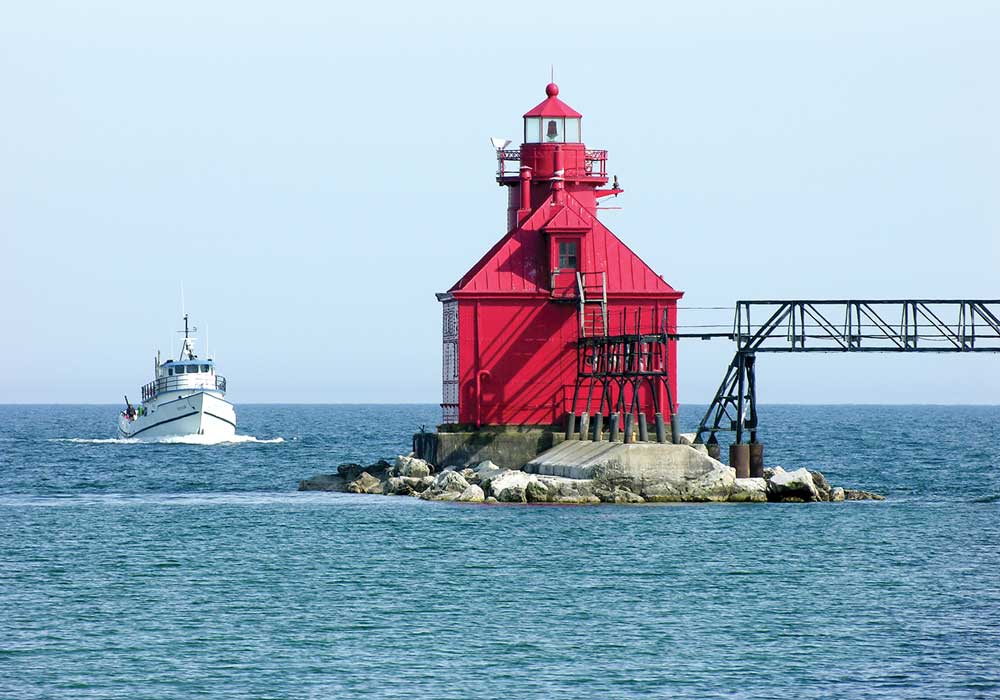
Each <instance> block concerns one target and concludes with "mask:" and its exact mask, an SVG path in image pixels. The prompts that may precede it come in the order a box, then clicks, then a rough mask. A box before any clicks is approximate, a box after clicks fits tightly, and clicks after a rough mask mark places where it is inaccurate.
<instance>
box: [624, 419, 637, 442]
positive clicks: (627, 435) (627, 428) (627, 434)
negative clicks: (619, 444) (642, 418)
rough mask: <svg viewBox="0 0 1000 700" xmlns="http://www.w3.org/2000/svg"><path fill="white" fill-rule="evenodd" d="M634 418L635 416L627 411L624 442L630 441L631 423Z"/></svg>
mask: <svg viewBox="0 0 1000 700" xmlns="http://www.w3.org/2000/svg"><path fill="white" fill-rule="evenodd" d="M634 418H635V416H633V415H632V412H631V411H629V412H628V414H627V415H626V416H625V443H626V444H628V443H630V442H632V423H633V421H634Z"/></svg>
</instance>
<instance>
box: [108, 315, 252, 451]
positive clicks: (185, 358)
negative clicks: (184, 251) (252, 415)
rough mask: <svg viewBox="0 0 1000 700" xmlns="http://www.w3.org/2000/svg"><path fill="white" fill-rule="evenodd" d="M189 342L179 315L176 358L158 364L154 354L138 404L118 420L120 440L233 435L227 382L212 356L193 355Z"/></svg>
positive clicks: (188, 335)
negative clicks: (151, 371) (181, 332)
mask: <svg viewBox="0 0 1000 700" xmlns="http://www.w3.org/2000/svg"><path fill="white" fill-rule="evenodd" d="M194 341H195V338H192V337H191V335H190V332H189V329H188V317H187V314H185V315H184V342H183V343H182V344H181V353H180V357H179V358H178V359H177V360H167V361H166V362H162V363H161V362H160V354H159V353H157V354H156V360H155V362H154V377H155V378H154V379H153V381H151V382H150V383H149V384H146V385H145V386H144V387H142V403H141V404H139V405H138V406H133V405H132V404H131V403H129V401H128V397H126V398H125V403H126V408H125V410H124V411H122V412H121V414H120V415H119V416H118V433H119V435H120V436H121V437H125V438H140V439H146V438H162V437H176V436H187V435H204V436H207V437H208V438H218V439H224V438H227V437H230V436H232V435H235V434H236V410H235V409H234V408H233V405H232V404H231V403H229V402H228V401H226V399H225V396H226V378H225V377H222V376H220V375H218V374H216V372H215V362H214V361H213V360H212V359H211V358H207V359H201V358H199V357H198V356H197V355H196V354H195V352H194Z"/></svg>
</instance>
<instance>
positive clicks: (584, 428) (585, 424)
mask: <svg viewBox="0 0 1000 700" xmlns="http://www.w3.org/2000/svg"><path fill="white" fill-rule="evenodd" d="M579 438H580V439H581V440H589V439H590V414H589V413H587V412H586V411H584V412H583V413H581V414H580V434H579Z"/></svg>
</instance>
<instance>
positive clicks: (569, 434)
mask: <svg viewBox="0 0 1000 700" xmlns="http://www.w3.org/2000/svg"><path fill="white" fill-rule="evenodd" d="M574 428H576V414H575V413H573V412H572V411H569V412H568V413H567V414H566V439H567V440H572V439H573V431H574Z"/></svg>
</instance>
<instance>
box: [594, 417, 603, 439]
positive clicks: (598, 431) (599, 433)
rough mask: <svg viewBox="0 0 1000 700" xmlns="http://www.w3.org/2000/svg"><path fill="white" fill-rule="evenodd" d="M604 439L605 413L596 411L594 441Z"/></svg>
mask: <svg viewBox="0 0 1000 700" xmlns="http://www.w3.org/2000/svg"><path fill="white" fill-rule="evenodd" d="M603 439H604V414H603V413H595V414H594V442H600V441H601V440H603Z"/></svg>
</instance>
